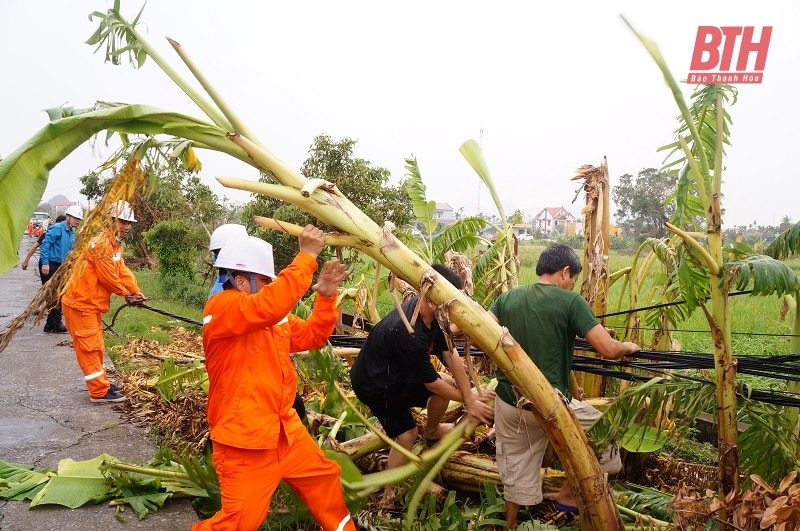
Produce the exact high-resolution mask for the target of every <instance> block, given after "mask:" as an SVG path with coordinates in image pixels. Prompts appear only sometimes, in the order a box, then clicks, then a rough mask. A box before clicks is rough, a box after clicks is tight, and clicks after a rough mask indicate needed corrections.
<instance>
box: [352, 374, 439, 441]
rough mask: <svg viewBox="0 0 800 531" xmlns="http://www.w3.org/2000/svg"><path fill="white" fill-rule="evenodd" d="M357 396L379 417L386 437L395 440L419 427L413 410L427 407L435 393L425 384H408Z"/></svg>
mask: <svg viewBox="0 0 800 531" xmlns="http://www.w3.org/2000/svg"><path fill="white" fill-rule="evenodd" d="M356 395H357V396H358V399H359V400H361V402H362V403H364V405H366V406H367V407H368V408H369V409H370V410H371V411H372V414H373V415H375V416H376V417H378V421H379V422H380V423H381V426H383V430H384V431H385V432H386V435H388V436H389V437H390V438H392V439H394V438H395V437H397V436H398V435H401V434H403V433H405V432H407V431H408V430H410V429H412V428H415V427H416V426H417V422H416V420H414V416H413V415H412V414H411V408H412V407H427V405H428V399H429V398H430V397H431V396H432V395H433V393H431V392H430V391H428V388H427V387H425V385H423V384H406V385H403V386H401V387H398V388H391V389H387V390H386V391H385V392H379V393H368V394H363V396H362V395H359V394H358V393H356Z"/></svg>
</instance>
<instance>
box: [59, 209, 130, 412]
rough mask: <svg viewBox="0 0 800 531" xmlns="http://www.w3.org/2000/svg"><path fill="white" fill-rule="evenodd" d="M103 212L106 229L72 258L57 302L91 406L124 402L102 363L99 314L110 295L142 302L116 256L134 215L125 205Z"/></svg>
mask: <svg viewBox="0 0 800 531" xmlns="http://www.w3.org/2000/svg"><path fill="white" fill-rule="evenodd" d="M108 214H109V218H110V220H111V227H110V228H109V229H107V230H105V231H104V232H102V233H100V234H99V235H97V236H96V237H95V238H94V239H93V240H92V241H91V242H90V243H89V246H88V248H87V249H86V250H85V251H84V252H83V254H82V255H81V256H80V257H79V258H78V260H77V262H76V263H75V266H74V271H73V274H72V278H71V279H70V282H69V284H68V285H67V289H66V291H65V293H64V296H63V298H62V299H61V305H62V310H63V313H64V321H65V323H66V325H67V330H68V331H69V333H70V335H71V336H72V344H73V345H74V347H75V355H76V356H77V357H78V365H80V367H81V371H83V378H84V380H85V382H86V387H87V388H88V389H89V401H90V402H94V403H112V402H122V401H123V400H125V396H124V395H122V394H121V393H120V391H121V390H122V389H121V388H120V387H118V386H116V385H112V384H111V383H110V382H109V381H108V378H107V377H106V369H105V366H104V365H103V355H104V353H105V341H104V340H103V314H104V313H105V312H107V311H108V308H109V307H110V306H111V294H112V293H116V294H117V295H119V296H120V297H125V301H126V302H127V303H128V304H136V303H137V302H142V301H144V295H143V294H142V292H141V291H140V290H139V286H138V284H137V283H136V278H135V277H134V276H133V273H131V270H130V269H128V267H127V266H126V265H125V260H123V258H122V256H123V254H124V252H125V250H124V249H123V247H122V243H121V242H122V240H123V239H124V238H125V236H127V235H128V232H129V231H130V230H131V225H132V224H133V223H135V222H136V216H134V214H133V209H132V208H131V206H130V205H129V204H128V202H127V201H117V202H116V203H114V204H113V205H112V206H111V208H110V209H109V212H108Z"/></svg>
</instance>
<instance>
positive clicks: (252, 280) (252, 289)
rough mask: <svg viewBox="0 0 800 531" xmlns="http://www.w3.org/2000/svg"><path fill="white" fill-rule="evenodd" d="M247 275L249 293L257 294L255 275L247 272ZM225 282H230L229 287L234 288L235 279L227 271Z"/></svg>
mask: <svg viewBox="0 0 800 531" xmlns="http://www.w3.org/2000/svg"><path fill="white" fill-rule="evenodd" d="M247 273H248V278H249V279H250V293H258V288H257V287H256V274H255V273H253V272H251V271H248V272H247ZM225 280H226V281H230V283H231V285H232V286H233V287H235V288H236V279H235V277H234V276H233V273H231V272H230V271H227V272H226V273H225ZM224 283H225V282H223V284H224ZM236 289H239V288H236Z"/></svg>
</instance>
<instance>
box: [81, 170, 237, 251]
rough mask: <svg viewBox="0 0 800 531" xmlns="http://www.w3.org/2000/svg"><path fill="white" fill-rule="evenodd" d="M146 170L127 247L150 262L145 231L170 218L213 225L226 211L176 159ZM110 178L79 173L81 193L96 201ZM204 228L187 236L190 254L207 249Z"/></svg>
mask: <svg viewBox="0 0 800 531" xmlns="http://www.w3.org/2000/svg"><path fill="white" fill-rule="evenodd" d="M146 170H147V172H148V174H149V178H148V180H147V185H146V190H145V192H144V193H142V194H138V195H137V197H136V198H135V199H134V200H133V201H132V203H133V208H134V212H135V213H136V219H137V223H135V224H134V225H133V227H132V228H131V232H130V234H129V235H128V237H127V238H126V243H127V245H126V247H128V248H130V249H132V250H134V251H135V254H136V255H137V256H138V257H139V258H140V259H143V260H144V261H145V262H146V263H148V264H152V263H153V262H154V261H153V258H152V257H151V256H150V253H149V250H148V247H147V245H146V240H145V239H144V238H143V234H144V233H145V232H147V231H148V230H150V229H151V228H153V227H155V226H156V225H157V224H159V223H161V222H162V221H170V220H187V221H188V222H190V223H192V224H193V225H201V226H203V227H208V226H216V225H219V224H220V223H222V222H224V218H225V212H224V209H223V207H222V206H220V204H219V199H218V197H217V196H216V194H214V193H213V192H212V191H211V189H210V188H209V187H208V186H207V185H205V184H203V183H201V182H200V179H199V178H198V177H197V176H196V175H192V174H191V173H190V172H189V171H187V170H186V169H184V167H183V166H182V165H181V164H180V163H179V162H178V161H174V162H173V163H172V164H170V165H163V166H150V167H148V168H146ZM112 178H113V177H103V175H102V174H98V173H95V172H91V173H88V174H86V175H84V176H82V177H80V182H81V184H82V185H83V187H82V188H81V190H80V193H81V194H83V195H84V196H86V198H87V199H88V200H89V201H90V202H94V203H96V202H98V201H99V200H100V199H102V197H103V196H104V195H105V193H106V190H107V189H108V187H109V185H110V183H111V180H112ZM172 229H174V227H172ZM203 232H206V233H207V232H208V231H207V230H206V231H194V230H192V231H191V234H190V235H188V236H187V237H188V238H189V239H190V240H191V242H190V245H191V246H192V247H193V249H195V250H196V251H197V252H196V253H193V254H199V253H201V252H202V250H203V249H206V250H207V247H206V246H207V244H208V241H207V238H208V235H207V234H206V235H205V237H204V235H203ZM194 258H195V256H191V257H190V259H194Z"/></svg>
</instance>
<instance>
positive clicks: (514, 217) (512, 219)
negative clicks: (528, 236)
mask: <svg viewBox="0 0 800 531" xmlns="http://www.w3.org/2000/svg"><path fill="white" fill-rule="evenodd" d="M508 222H509V223H511V224H512V225H513V224H517V225H518V224H520V223H525V213H524V212H523V211H522V210H519V209H517V210H515V211H514V213H513V214H511V215H510V216H509V217H508Z"/></svg>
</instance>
